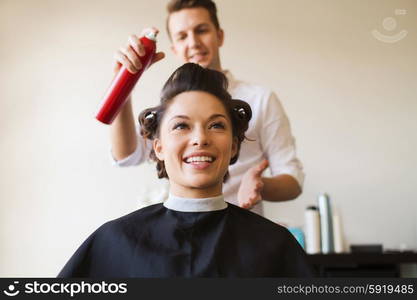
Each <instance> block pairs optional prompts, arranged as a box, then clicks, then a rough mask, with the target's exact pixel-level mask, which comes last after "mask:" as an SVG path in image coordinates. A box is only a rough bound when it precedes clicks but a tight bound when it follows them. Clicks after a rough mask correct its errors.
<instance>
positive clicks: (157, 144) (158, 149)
mask: <svg viewBox="0 0 417 300" xmlns="http://www.w3.org/2000/svg"><path fill="white" fill-rule="evenodd" d="M153 151H154V152H155V155H156V157H157V158H158V159H159V160H161V161H163V160H164V153H163V151H162V144H161V140H160V139H158V138H156V139H154V140H153Z"/></svg>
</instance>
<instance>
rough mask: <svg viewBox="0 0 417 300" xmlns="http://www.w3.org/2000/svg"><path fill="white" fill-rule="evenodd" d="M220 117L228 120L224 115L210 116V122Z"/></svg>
mask: <svg viewBox="0 0 417 300" xmlns="http://www.w3.org/2000/svg"><path fill="white" fill-rule="evenodd" d="M219 117H220V118H225V119H227V118H226V116H225V115H222V114H214V115H211V116H210V118H209V121H210V120H213V119H216V118H219Z"/></svg>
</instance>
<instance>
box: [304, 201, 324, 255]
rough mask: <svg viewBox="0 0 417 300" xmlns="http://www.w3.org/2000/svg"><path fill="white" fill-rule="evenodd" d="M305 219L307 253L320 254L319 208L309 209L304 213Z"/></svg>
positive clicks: (311, 207)
mask: <svg viewBox="0 0 417 300" xmlns="http://www.w3.org/2000/svg"><path fill="white" fill-rule="evenodd" d="M304 219H305V235H306V252H307V253H308V254H317V253H320V252H321V245H320V240H321V239H320V236H321V233H320V215H319V210H318V208H317V206H309V207H307V209H306V211H305V213H304Z"/></svg>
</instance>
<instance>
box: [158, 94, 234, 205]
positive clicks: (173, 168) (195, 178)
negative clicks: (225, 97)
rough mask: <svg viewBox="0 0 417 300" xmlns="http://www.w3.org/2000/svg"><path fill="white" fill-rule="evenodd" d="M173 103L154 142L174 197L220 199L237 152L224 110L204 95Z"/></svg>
mask: <svg viewBox="0 0 417 300" xmlns="http://www.w3.org/2000/svg"><path fill="white" fill-rule="evenodd" d="M171 101H172V102H171V104H170V105H169V107H168V109H167V111H166V112H165V114H164V117H163V119H162V123H161V125H160V134H159V138H157V139H155V140H154V150H155V154H156V156H157V157H158V159H159V160H163V161H164V163H165V169H166V172H167V174H168V176H169V179H170V189H171V193H173V194H175V195H176V196H180V197H191V198H205V197H212V196H218V195H220V194H221V192H222V183H223V177H224V175H225V174H226V172H227V169H228V166H229V163H230V159H231V158H232V157H233V156H234V155H236V152H237V140H236V139H234V138H233V135H232V124H231V121H230V119H229V116H228V114H227V112H226V109H225V107H224V106H223V104H222V103H221V102H220V100H219V99H218V98H217V97H215V96H213V95H211V94H209V93H206V92H201V91H189V92H184V93H181V94H178V95H177V96H176V97H174V98H173V99H172V100H171Z"/></svg>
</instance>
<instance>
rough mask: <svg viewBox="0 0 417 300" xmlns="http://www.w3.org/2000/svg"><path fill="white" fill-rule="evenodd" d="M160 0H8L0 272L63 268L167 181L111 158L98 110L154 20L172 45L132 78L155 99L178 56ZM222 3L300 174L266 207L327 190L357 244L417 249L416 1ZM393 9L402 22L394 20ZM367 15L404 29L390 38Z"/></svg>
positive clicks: (143, 98)
mask: <svg viewBox="0 0 417 300" xmlns="http://www.w3.org/2000/svg"><path fill="white" fill-rule="evenodd" d="M165 3H166V1H162V0H158V1H156V0H153V1H140V0H131V1H130V0H129V1H127V0H126V1H120V0H117V1H116V0H108V1H101V0H96V1H92V0H90V1H81V0H77V1H75V0H74V1H64V0H49V1H48V0H37V1H32V0H19V1H14V0H1V1H0V43H1V46H0V66H1V68H0V84H1V88H0V112H1V117H0V134H1V139H0V168H1V173H0V276H55V275H56V274H57V272H58V271H59V270H60V268H61V267H62V266H63V265H64V263H65V262H66V261H67V260H68V258H69V257H70V255H71V254H72V253H73V252H74V251H75V249H76V248H77V247H78V246H79V244H80V243H81V242H82V241H83V240H84V239H85V238H86V237H87V235H88V234H90V233H91V232H92V231H93V230H94V229H95V228H97V227H98V226H99V225H100V224H102V223H103V222H105V221H107V220H109V219H111V218H115V217H118V216H121V215H123V214H125V213H128V212H130V211H133V210H135V209H136V208H137V207H138V206H139V205H141V203H140V199H141V198H142V197H143V196H141V195H143V194H144V193H146V191H147V190H148V188H149V187H151V188H152V187H153V189H154V188H155V187H157V186H158V182H159V181H158V180H157V179H156V175H155V172H154V166H153V165H144V166H140V167H137V168H129V169H117V168H114V167H112V166H111V164H110V163H109V159H108V147H109V140H108V128H107V127H106V126H104V125H101V124H99V123H98V122H97V121H96V120H94V112H95V110H96V108H97V106H98V103H99V102H100V98H101V97H102V95H103V93H104V91H105V89H106V88H107V86H108V84H109V83H110V80H111V78H112V56H113V53H114V52H115V50H116V49H117V48H118V47H119V46H120V45H122V44H124V43H125V40H126V38H127V36H128V35H129V34H131V33H134V32H136V33H139V32H140V31H141V29H142V28H143V27H145V26H148V25H155V26H157V27H158V28H160V29H161V31H162V34H161V35H160V37H159V42H158V46H159V48H160V49H162V50H164V51H166V52H167V58H166V59H165V60H164V61H163V62H161V63H158V65H155V66H153V67H152V68H151V69H150V70H149V71H148V72H147V73H146V75H144V77H143V78H142V79H141V81H140V82H139V85H138V86H137V88H136V90H135V92H134V95H135V97H134V98H135V101H136V102H135V110H136V112H137V113H138V112H139V111H140V110H141V109H143V108H145V107H148V106H150V105H152V104H154V103H156V102H157V101H158V95H159V91H160V89H161V87H162V84H163V82H164V81H165V80H166V79H167V78H168V76H169V74H170V73H171V72H172V71H173V70H174V68H175V67H177V66H178V65H179V62H178V61H176V60H175V58H174V57H173V55H172V54H171V53H170V51H169V40H168V37H167V34H166V32H165ZM255 3H256V4H255ZM218 7H219V11H220V14H219V15H220V21H221V25H222V26H223V27H224V29H225V31H226V42H225V45H224V47H223V49H222V62H223V67H225V68H227V69H231V70H232V71H233V73H234V74H235V76H236V77H238V78H241V79H245V80H248V81H251V82H254V83H259V84H262V85H265V86H268V87H271V88H273V89H274V90H275V91H276V92H277V93H278V95H279V97H280V98H281V100H282V102H283V104H284V106H285V108H286V110H287V113H288V115H289V117H290V120H291V124H292V128H293V133H294V135H295V136H296V139H297V146H298V154H299V157H300V159H301V160H302V161H303V163H304V166H305V172H306V174H307V177H306V181H305V185H304V193H303V194H302V196H300V197H299V198H298V199H297V200H296V201H292V202H289V203H281V204H270V203H268V204H267V205H266V209H267V213H266V216H267V217H269V218H270V219H272V220H275V221H281V222H287V223H289V224H290V225H302V224H303V212H304V208H305V207H306V206H307V205H308V204H312V203H315V198H316V195H317V194H318V193H319V192H321V191H325V192H328V193H329V194H330V195H331V197H332V200H333V201H334V203H335V204H336V205H337V207H338V209H339V211H340V213H341V215H342V220H343V222H344V228H345V232H346V237H347V241H348V242H349V243H383V244H384V246H385V247H386V248H398V247H399V246H400V244H402V243H405V244H406V245H407V246H408V247H409V248H414V249H416V248H417V232H416V231H417V224H416V214H417V208H416V201H415V200H416V191H417V188H416V183H417V180H416V175H415V174H414V172H415V170H416V168H417V158H416V157H417V156H416V153H417V141H416V131H417V118H416V115H417V99H416V95H417V57H416V53H417V38H416V36H417V34H416V33H417V12H416V11H417V2H416V1H413V0H408V1H407V0H398V1H389V0H386V1H385V0H373V1H371V0H366V1H361V0H354V1H350V0H338V1H331V0H315V1H310V0H296V1H294V0H292V1H290V0H280V1H278V0H261V1H256V2H254V1H251V0H245V1H242V0H239V1H238V0H234V1H231V0H227V1H218ZM395 9H406V15H395ZM387 17H394V18H395V20H396V21H397V22H398V24H397V28H396V29H394V30H392V31H391V32H390V31H387V30H385V29H384V28H383V24H382V22H383V20H384V18H387ZM388 21H389V20H388ZM388 21H387V22H388ZM386 24H388V23H386ZM392 24H393V23H392ZM388 25H389V24H388ZM388 25H387V26H388ZM387 28H388V27H387ZM373 29H377V30H379V31H380V32H381V33H384V34H390V35H393V34H395V33H398V32H400V31H401V30H407V31H408V35H407V36H406V37H405V38H404V39H402V40H400V41H398V42H396V43H385V42H381V41H379V40H377V39H376V38H374V37H373V36H372V34H371V31H372V30H373ZM147 187H148V188H147Z"/></svg>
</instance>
